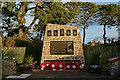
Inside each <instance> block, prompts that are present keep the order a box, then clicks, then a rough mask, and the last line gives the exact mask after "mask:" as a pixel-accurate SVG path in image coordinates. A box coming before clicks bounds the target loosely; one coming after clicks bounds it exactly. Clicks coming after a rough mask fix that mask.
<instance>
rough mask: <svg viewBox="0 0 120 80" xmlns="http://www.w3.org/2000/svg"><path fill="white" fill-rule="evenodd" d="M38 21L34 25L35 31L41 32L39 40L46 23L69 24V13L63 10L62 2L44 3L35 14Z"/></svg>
mask: <svg viewBox="0 0 120 80" xmlns="http://www.w3.org/2000/svg"><path fill="white" fill-rule="evenodd" d="M36 16H37V18H38V19H39V21H38V24H36V25H35V28H34V30H35V31H41V34H40V38H41V36H42V35H44V32H45V28H46V27H45V26H46V25H47V23H52V24H62V25H63V24H67V23H69V22H70V19H71V16H70V11H68V10H66V9H65V6H64V5H63V3H62V2H45V3H43V4H42V5H41V6H40V7H39V11H38V12H37V13H36Z"/></svg>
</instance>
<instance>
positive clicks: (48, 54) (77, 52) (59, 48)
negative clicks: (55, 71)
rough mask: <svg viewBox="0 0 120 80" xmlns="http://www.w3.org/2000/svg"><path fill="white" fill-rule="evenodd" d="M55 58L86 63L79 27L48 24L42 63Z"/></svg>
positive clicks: (56, 59)
mask: <svg viewBox="0 0 120 80" xmlns="http://www.w3.org/2000/svg"><path fill="white" fill-rule="evenodd" d="M54 60H55V61H79V62H83V63H84V55H83V48H82V43H81V37H80V31H79V29H78V28H77V27H73V26H67V25H58V24H48V25H47V26H46V30H45V36H44V42H43V49H42V57H41V63H44V62H45V61H54Z"/></svg>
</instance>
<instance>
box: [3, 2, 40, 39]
mask: <svg viewBox="0 0 120 80" xmlns="http://www.w3.org/2000/svg"><path fill="white" fill-rule="evenodd" d="M30 4H35V7H29V5H30ZM41 4H42V2H4V3H3V6H2V14H3V23H4V24H5V25H6V26H7V29H6V30H11V32H15V31H16V33H19V37H21V38H22V37H23V35H24V34H25V33H27V32H28V31H29V29H30V28H31V27H32V25H33V24H34V23H35V22H36V20H37V19H36V17H35V18H34V19H33V21H32V23H31V24H30V25H29V26H27V27H26V25H25V23H26V20H25V16H26V15H27V12H28V11H29V10H33V9H34V10H35V9H37V8H38V6H40V5H41ZM3 28H6V27H3ZM14 28H15V29H14ZM25 29H26V30H25ZM12 36H13V35H12Z"/></svg>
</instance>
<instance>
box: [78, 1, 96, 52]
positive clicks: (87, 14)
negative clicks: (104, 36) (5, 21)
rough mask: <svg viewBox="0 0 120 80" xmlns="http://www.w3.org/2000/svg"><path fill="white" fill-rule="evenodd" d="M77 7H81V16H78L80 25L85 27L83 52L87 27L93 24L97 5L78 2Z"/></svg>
mask: <svg viewBox="0 0 120 80" xmlns="http://www.w3.org/2000/svg"><path fill="white" fill-rule="evenodd" d="M77 6H80V9H79V10H80V14H79V15H78V20H77V23H78V25H83V50H84V43H85V35H86V34H85V33H86V31H85V30H86V27H88V24H89V23H92V22H93V16H94V15H95V14H96V11H97V5H96V4H95V3H91V2H78V4H77Z"/></svg>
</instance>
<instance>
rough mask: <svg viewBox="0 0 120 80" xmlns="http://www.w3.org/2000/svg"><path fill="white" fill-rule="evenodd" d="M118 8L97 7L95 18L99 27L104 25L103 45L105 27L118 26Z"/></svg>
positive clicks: (111, 6)
mask: <svg viewBox="0 0 120 80" xmlns="http://www.w3.org/2000/svg"><path fill="white" fill-rule="evenodd" d="M119 10H120V8H119V6H118V5H116V4H108V5H99V9H98V12H97V17H98V21H99V23H100V25H104V34H103V38H104V43H105V44H106V27H107V26H108V27H112V26H119V25H120V24H119V22H118V19H119V18H118V17H119Z"/></svg>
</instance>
